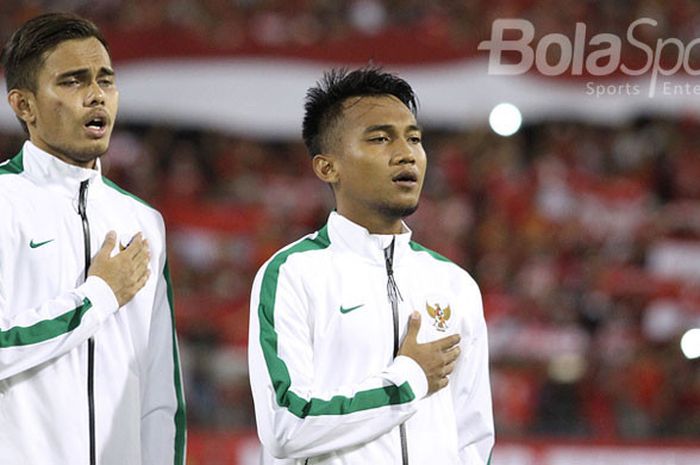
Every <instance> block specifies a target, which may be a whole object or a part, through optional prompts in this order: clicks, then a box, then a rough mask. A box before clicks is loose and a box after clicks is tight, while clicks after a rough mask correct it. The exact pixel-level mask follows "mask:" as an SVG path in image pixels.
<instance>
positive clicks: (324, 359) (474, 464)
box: [249, 212, 494, 465]
mask: <svg viewBox="0 0 700 465" xmlns="http://www.w3.org/2000/svg"><path fill="white" fill-rule="evenodd" d="M406 229H408V228H406ZM410 236H411V233H410V231H409V232H407V233H404V234H400V235H396V236H392V235H375V234H370V233H369V232H368V231H367V230H366V229H365V228H363V227H361V226H359V225H356V224H354V223H352V222H351V221H349V220H348V219H346V218H344V217H343V216H341V215H339V214H338V213H336V212H333V213H331V215H330V218H329V220H328V223H327V225H326V226H324V227H323V228H322V229H321V230H319V231H318V232H316V233H314V234H311V235H308V236H306V237H305V238H302V239H301V240H299V241H297V242H295V243H293V244H291V245H289V246H287V247H286V248H284V249H282V250H281V251H279V252H278V253H277V254H276V255H274V256H273V257H272V258H271V259H270V260H268V261H267V262H266V263H265V264H264V265H263V266H262V268H261V269H260V271H259V272H258V274H257V276H256V278H255V281H254V284H253V289H252V297H251V314H250V335H249V337H250V339H249V365H250V367H249V368H250V379H251V385H252V390H253V399H254V401H255V414H256V420H257V428H258V435H259V437H260V440H261V442H262V446H263V452H262V454H263V457H262V463H263V464H278V465H279V464H300V465H311V464H333V465H335V464H338V465H340V464H343V465H369V464H371V465H401V464H405V463H410V465H458V464H460V465H484V464H486V463H488V462H489V459H490V453H491V449H492V447H493V444H494V429H493V416H492V407H491V390H490V384H489V372H488V346H487V337H486V325H485V322H484V317H483V311H482V303H481V296H480V292H479V289H478V287H477V285H476V283H475V282H474V281H473V280H472V278H471V277H470V276H469V275H468V274H467V272H465V271H464V270H462V269H461V268H459V267H458V266H457V265H455V264H454V263H452V262H450V261H449V260H447V259H446V258H444V257H442V256H440V255H438V254H436V253H434V252H432V251H430V250H427V249H425V248H424V247H422V246H420V245H418V244H417V243H415V242H411V241H410ZM392 241H394V247H393V249H394V250H393V256H392V255H391V244H392ZM387 259H389V262H387ZM392 273H393V278H394V281H395V283H396V287H397V288H398V292H396V293H395V297H394V300H395V301H396V305H395V307H396V309H395V310H396V312H394V308H393V307H392V299H391V298H390V296H389V295H390V293H389V292H388V291H389V290H390V288H391V287H392V286H391V285H390V284H389V283H390V280H389V275H390V274H392ZM394 289H395V288H394ZM414 310H418V311H419V312H420V313H421V317H422V319H421V328H420V332H419V334H418V342H421V343H422V342H428V341H432V340H435V339H439V338H442V337H444V336H446V335H448V334H452V333H458V334H460V335H461V337H462V341H461V343H460V346H461V349H462V352H461V355H460V357H459V359H458V362H457V365H456V368H455V370H454V372H453V373H452V374H451V375H450V380H449V381H450V382H449V385H448V387H446V388H444V389H442V390H440V391H438V392H436V393H434V394H431V395H426V393H427V380H426V377H425V374H424V373H423V371H422V369H421V368H420V366H419V365H418V364H417V363H416V362H415V361H413V360H412V359H410V358H408V357H405V356H398V357H394V353H395V352H396V349H397V348H398V343H399V342H400V341H401V340H403V337H404V334H405V332H406V328H407V323H408V318H409V316H410V314H411V313H412V312H413V311H414ZM394 313H396V318H395V317H394ZM395 319H396V323H397V328H396V329H395V328H394V325H395V323H394V320H395ZM395 331H396V336H395V334H394V332H395ZM400 425H403V426H400ZM402 443H403V445H402ZM404 456H406V457H407V461H406V460H405V459H404Z"/></svg>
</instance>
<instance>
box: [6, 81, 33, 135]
mask: <svg viewBox="0 0 700 465" xmlns="http://www.w3.org/2000/svg"><path fill="white" fill-rule="evenodd" d="M7 103H9V104H10V108H12V111H14V112H15V115H17V118H19V119H20V120H22V121H24V122H25V123H26V124H27V126H30V125H32V124H33V123H34V121H35V120H36V113H35V111H34V94H33V93H32V92H30V91H28V90H20V89H12V90H11V91H10V92H9V93H8V94H7Z"/></svg>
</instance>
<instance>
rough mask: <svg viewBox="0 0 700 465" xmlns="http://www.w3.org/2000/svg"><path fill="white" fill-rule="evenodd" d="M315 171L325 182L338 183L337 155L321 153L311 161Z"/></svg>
mask: <svg viewBox="0 0 700 465" xmlns="http://www.w3.org/2000/svg"><path fill="white" fill-rule="evenodd" d="M311 163H312V166H313V169H314V173H316V176H317V177H318V178H319V179H320V180H321V181H323V182H325V183H327V184H330V185H334V184H337V183H338V179H339V173H338V165H337V158H336V157H335V155H328V154H322V153H319V154H318V155H314V158H313V160H312V161H311Z"/></svg>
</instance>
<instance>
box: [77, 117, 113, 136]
mask: <svg viewBox="0 0 700 465" xmlns="http://www.w3.org/2000/svg"><path fill="white" fill-rule="evenodd" d="M83 127H84V128H85V131H86V132H87V134H88V135H89V136H90V137H93V138H101V137H103V136H104V135H105V134H106V133H107V129H108V128H109V118H108V117H107V115H106V114H105V113H103V112H98V113H94V114H92V115H90V116H89V117H88V118H86V119H85V122H84V124H83Z"/></svg>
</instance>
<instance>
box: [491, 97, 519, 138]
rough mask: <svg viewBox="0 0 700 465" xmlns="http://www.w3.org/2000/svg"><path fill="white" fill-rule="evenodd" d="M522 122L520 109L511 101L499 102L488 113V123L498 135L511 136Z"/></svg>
mask: <svg viewBox="0 0 700 465" xmlns="http://www.w3.org/2000/svg"><path fill="white" fill-rule="evenodd" d="M522 122H523V116H522V114H521V113H520V110H519V109H518V107H516V106H515V105H513V104H512V103H499V104H498V105H496V106H495V107H493V110H491V113H490V114H489V125H490V126H491V129H492V130H493V132H495V133H496V134H498V135H500V136H505V137H508V136H512V135H513V134H515V133H516V132H518V129H520V125H521V124H522Z"/></svg>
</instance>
